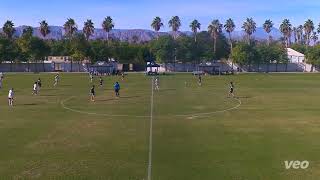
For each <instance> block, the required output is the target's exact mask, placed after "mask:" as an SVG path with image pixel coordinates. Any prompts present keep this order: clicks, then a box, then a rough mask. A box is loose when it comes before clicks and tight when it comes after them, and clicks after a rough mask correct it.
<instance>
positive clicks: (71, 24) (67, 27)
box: [63, 18, 78, 38]
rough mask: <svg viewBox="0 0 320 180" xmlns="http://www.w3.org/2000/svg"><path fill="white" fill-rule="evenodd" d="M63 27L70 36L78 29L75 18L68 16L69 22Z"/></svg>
mask: <svg viewBox="0 0 320 180" xmlns="http://www.w3.org/2000/svg"><path fill="white" fill-rule="evenodd" d="M63 29H64V31H65V34H66V36H67V37H69V38H70V37H72V36H73V35H74V33H75V32H76V31H77V30H78V27H77V24H76V22H75V21H74V19H71V18H68V20H67V22H65V24H64V25H63Z"/></svg>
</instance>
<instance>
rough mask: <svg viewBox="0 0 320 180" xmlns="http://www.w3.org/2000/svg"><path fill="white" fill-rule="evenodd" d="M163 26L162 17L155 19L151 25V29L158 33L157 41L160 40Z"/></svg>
mask: <svg viewBox="0 0 320 180" xmlns="http://www.w3.org/2000/svg"><path fill="white" fill-rule="evenodd" d="M162 26H163V23H162V20H161V18H160V17H155V18H154V19H153V21H152V23H151V27H152V28H153V29H154V30H155V31H156V32H157V39H159V31H160V29H161V27H162Z"/></svg>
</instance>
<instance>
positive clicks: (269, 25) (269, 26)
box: [263, 19, 273, 45]
mask: <svg viewBox="0 0 320 180" xmlns="http://www.w3.org/2000/svg"><path fill="white" fill-rule="evenodd" d="M272 27H273V22H272V21H271V20H270V19H268V20H266V21H265V22H264V23H263V29H264V30H265V31H266V33H268V45H269V44H270V42H271V39H272V36H271V34H270V32H271V31H272Z"/></svg>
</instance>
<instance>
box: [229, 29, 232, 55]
mask: <svg viewBox="0 0 320 180" xmlns="http://www.w3.org/2000/svg"><path fill="white" fill-rule="evenodd" d="M229 41H230V51H231V52H232V49H233V44H232V39H231V32H229Z"/></svg>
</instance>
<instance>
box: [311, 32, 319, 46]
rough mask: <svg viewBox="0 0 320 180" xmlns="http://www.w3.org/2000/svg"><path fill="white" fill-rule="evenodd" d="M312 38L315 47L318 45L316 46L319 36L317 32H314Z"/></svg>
mask: <svg viewBox="0 0 320 180" xmlns="http://www.w3.org/2000/svg"><path fill="white" fill-rule="evenodd" d="M310 38H311V39H312V40H313V45H316V44H317V41H318V34H317V32H312V35H311V37H310Z"/></svg>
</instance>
